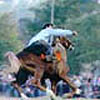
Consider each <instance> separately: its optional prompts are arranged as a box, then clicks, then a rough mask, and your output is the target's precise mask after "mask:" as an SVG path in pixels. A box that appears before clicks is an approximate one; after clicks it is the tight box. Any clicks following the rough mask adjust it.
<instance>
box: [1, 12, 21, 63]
mask: <svg viewBox="0 0 100 100" xmlns="http://www.w3.org/2000/svg"><path fill="white" fill-rule="evenodd" d="M18 35H19V34H18V31H17V26H16V20H15V19H14V18H13V15H12V13H2V14H0V64H3V62H4V61H5V59H4V54H5V53H6V52H7V51H10V50H11V51H14V52H15V53H16V52H18V50H19V49H21V48H23V45H22V43H21V41H20V40H19V39H18Z"/></svg>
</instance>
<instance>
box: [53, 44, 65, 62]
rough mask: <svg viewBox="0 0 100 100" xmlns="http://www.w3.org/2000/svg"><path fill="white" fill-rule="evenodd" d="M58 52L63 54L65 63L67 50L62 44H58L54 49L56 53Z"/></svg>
mask: <svg viewBox="0 0 100 100" xmlns="http://www.w3.org/2000/svg"><path fill="white" fill-rule="evenodd" d="M56 51H59V52H60V53H61V56H62V59H63V60H64V61H66V60H67V55H66V49H65V47H64V46H63V45H62V44H61V43H56V46H55V47H54V52H56Z"/></svg>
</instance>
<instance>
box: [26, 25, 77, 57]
mask: <svg viewBox="0 0 100 100" xmlns="http://www.w3.org/2000/svg"><path fill="white" fill-rule="evenodd" d="M76 35H77V32H76V31H71V30H64V29H54V28H53V24H51V23H48V24H45V25H44V26H43V30H41V31H40V32H39V33H38V34H37V35H36V36H34V37H33V38H32V39H31V40H30V41H29V44H28V46H27V47H26V48H25V49H24V50H25V51H27V52H32V53H34V54H36V55H38V56H41V54H44V55H46V57H50V56H52V52H53V50H52V44H53V41H54V37H55V36H65V37H71V36H76ZM43 57H44V56H43V55H42V58H43Z"/></svg>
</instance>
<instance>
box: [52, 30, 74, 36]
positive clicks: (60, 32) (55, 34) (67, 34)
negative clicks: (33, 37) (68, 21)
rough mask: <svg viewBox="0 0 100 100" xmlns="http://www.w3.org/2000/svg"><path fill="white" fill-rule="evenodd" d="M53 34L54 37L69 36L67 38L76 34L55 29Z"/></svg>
mask: <svg viewBox="0 0 100 100" xmlns="http://www.w3.org/2000/svg"><path fill="white" fill-rule="evenodd" d="M51 34H52V35H54V36H67V37H71V36H73V35H75V33H74V32H73V31H71V30H64V29H53V30H52V31H51Z"/></svg>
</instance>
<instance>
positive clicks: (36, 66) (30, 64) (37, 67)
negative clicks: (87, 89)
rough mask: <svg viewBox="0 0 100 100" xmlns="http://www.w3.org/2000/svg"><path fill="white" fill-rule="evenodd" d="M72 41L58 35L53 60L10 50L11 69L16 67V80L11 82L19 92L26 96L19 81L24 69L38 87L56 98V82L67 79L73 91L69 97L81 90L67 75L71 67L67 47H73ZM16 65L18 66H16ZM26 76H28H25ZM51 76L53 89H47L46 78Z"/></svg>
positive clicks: (7, 55) (8, 55)
mask: <svg viewBox="0 0 100 100" xmlns="http://www.w3.org/2000/svg"><path fill="white" fill-rule="evenodd" d="M72 45H73V44H72V42H71V41H70V40H68V39H67V38H65V37H59V38H58V37H57V38H56V39H55V41H54V46H53V54H54V59H53V61H50V62H48V61H45V56H44V55H42V56H37V55H35V54H33V53H29V52H25V51H24V50H22V51H21V52H19V53H17V54H14V53H13V52H11V51H9V52H7V53H6V54H5V56H6V57H8V60H9V61H10V65H11V69H14V68H15V70H14V73H15V75H16V79H17V80H16V81H14V82H12V83H11V84H12V85H13V86H14V87H15V88H16V89H17V90H18V91H19V94H20V95H21V96H22V97H25V98H26V96H25V95H24V94H23V90H22V88H21V87H20V85H21V84H22V83H23V82H22V83H20V82H19V79H18V78H19V73H20V72H21V71H22V70H24V71H27V74H31V75H33V76H34V79H32V80H31V83H32V84H33V85H35V86H36V87H38V88H39V89H40V90H42V91H45V92H47V93H49V94H50V95H51V96H52V97H53V98H56V97H55V95H54V93H53V92H56V90H55V89H56V84H57V82H58V81H60V80H63V81H65V82H66V83H67V84H68V85H69V86H70V87H71V88H72V92H71V93H69V97H72V96H73V95H74V94H77V93H78V92H79V90H78V88H77V87H76V86H75V85H74V84H73V83H72V82H71V80H70V78H69V77H68V76H67V72H68V71H69V67H68V66H66V63H67V62H66V61H67V54H66V49H68V48H71V47H72ZM15 66H16V67H15ZM25 77H26V76H25ZM46 78H49V79H50V80H51V83H52V90H48V89H46V87H44V86H43V83H44V80H45V79H46Z"/></svg>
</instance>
